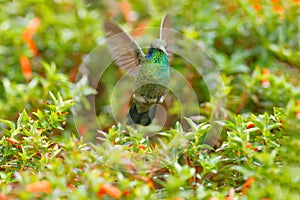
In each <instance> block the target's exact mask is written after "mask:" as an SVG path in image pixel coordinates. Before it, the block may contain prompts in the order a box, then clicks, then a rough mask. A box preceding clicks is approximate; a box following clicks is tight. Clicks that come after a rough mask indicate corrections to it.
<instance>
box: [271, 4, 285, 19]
mask: <svg viewBox="0 0 300 200" xmlns="http://www.w3.org/2000/svg"><path fill="white" fill-rule="evenodd" d="M273 10H274V11H275V12H276V13H277V14H278V15H279V18H280V19H283V14H284V10H283V8H282V6H273Z"/></svg>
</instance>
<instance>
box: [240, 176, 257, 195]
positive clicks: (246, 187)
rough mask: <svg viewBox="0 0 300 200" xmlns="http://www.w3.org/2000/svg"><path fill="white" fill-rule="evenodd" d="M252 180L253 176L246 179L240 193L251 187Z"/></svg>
mask: <svg viewBox="0 0 300 200" xmlns="http://www.w3.org/2000/svg"><path fill="white" fill-rule="evenodd" d="M254 181H255V178H253V177H251V178H249V179H248V180H246V182H245V183H244V185H243V187H242V195H245V194H246V192H247V190H248V189H249V188H250V187H251V185H252V184H253V182H254Z"/></svg>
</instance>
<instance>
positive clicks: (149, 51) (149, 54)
mask: <svg viewBox="0 0 300 200" xmlns="http://www.w3.org/2000/svg"><path fill="white" fill-rule="evenodd" d="M152 53H153V48H149V50H148V54H147V55H146V58H150V57H151V56H152Z"/></svg>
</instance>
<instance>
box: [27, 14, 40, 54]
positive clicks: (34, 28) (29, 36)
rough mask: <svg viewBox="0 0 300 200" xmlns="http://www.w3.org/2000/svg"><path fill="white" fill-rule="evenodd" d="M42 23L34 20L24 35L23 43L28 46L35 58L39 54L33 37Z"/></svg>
mask: <svg viewBox="0 0 300 200" xmlns="http://www.w3.org/2000/svg"><path fill="white" fill-rule="evenodd" d="M40 23H41V20H40V19H39V18H33V19H32V20H31V21H30V22H29V23H28V25H27V26H26V28H25V29H24V31H23V33H22V39H23V41H24V42H25V43H26V44H27V45H28V47H29V49H30V51H31V52H32V54H33V55H34V56H37V55H38V54H39V52H38V49H37V47H36V45H35V43H34V41H33V39H32V37H33V35H34V34H35V33H36V31H37V29H38V27H39V25H40Z"/></svg>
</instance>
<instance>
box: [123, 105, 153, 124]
mask: <svg viewBox="0 0 300 200" xmlns="http://www.w3.org/2000/svg"><path fill="white" fill-rule="evenodd" d="M155 113H156V105H153V106H152V107H151V108H150V109H149V110H147V111H145V112H141V113H139V112H138V110H137V107H136V104H133V105H132V106H131V108H130V110H129V113H128V115H127V124H133V123H134V124H140V125H143V126H148V125H149V124H150V123H151V122H152V119H153V118H154V116H155Z"/></svg>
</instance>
